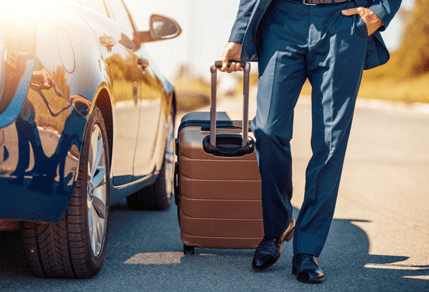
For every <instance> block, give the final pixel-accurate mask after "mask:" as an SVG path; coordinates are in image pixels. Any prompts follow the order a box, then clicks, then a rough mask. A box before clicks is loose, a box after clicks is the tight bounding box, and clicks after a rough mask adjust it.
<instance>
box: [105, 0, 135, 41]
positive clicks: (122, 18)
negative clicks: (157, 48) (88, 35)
mask: <svg viewBox="0 0 429 292" xmlns="http://www.w3.org/2000/svg"><path fill="white" fill-rule="evenodd" d="M108 2H109V8H110V14H111V16H112V18H113V19H114V20H116V21H117V22H118V23H119V24H120V25H121V26H122V27H124V28H125V29H126V30H127V31H128V32H129V33H131V34H132V33H134V28H133V25H132V24H131V20H130V17H129V16H128V11H127V10H126V8H125V6H124V3H123V1H121V0H109V1H108Z"/></svg>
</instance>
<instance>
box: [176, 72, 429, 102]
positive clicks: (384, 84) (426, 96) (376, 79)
mask: <svg viewBox="0 0 429 292" xmlns="http://www.w3.org/2000/svg"><path fill="white" fill-rule="evenodd" d="M257 78H258V76H257V74H255V73H254V74H252V75H251V80H250V84H251V86H255V85H257ZM237 84H238V86H237V90H236V94H240V93H241V91H242V87H241V86H242V85H241V84H242V80H241V79H240V80H239V82H238V83H237ZM175 88H176V94H177V99H178V109H179V110H180V111H192V110H195V109H197V108H200V107H203V106H206V105H209V104H210V84H208V83H206V82H204V81H203V80H184V79H178V80H176V82H175ZM301 94H305V95H310V94H311V85H310V84H309V82H308V81H306V82H305V84H304V86H303V88H302V91H301ZM358 98H362V99H376V100H386V101H393V102H401V103H405V104H413V103H425V104H429V74H425V75H421V76H417V77H410V76H404V74H401V71H400V70H399V71H398V70H397V69H395V68H394V67H393V66H381V68H380V69H379V68H376V69H372V70H368V71H364V75H363V78H362V84H361V87H360V90H359V94H358Z"/></svg>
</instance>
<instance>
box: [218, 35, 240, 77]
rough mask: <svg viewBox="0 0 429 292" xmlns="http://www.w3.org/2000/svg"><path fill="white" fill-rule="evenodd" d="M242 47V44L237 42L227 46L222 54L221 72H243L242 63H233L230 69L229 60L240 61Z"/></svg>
mask: <svg viewBox="0 0 429 292" xmlns="http://www.w3.org/2000/svg"><path fill="white" fill-rule="evenodd" d="M241 47H242V45H241V44H239V43H235V42H229V43H227V44H226V46H225V48H224V49H223V52H222V68H220V69H219V70H220V71H222V72H228V73H231V72H234V71H243V67H241V65H240V63H236V62H232V63H231V65H230V66H229V67H228V61H229V60H240V56H241Z"/></svg>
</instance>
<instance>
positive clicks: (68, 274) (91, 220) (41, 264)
mask: <svg viewBox="0 0 429 292" xmlns="http://www.w3.org/2000/svg"><path fill="white" fill-rule="evenodd" d="M109 161H110V160H109V148H108V144H107V135H106V128H105V124H104V120H103V116H102V114H101V111H100V110H99V109H98V108H97V107H95V109H94V111H93V113H92V114H91V116H90V118H89V120H88V126H87V129H86V136H85V140H84V145H83V150H82V153H81V157H80V162H79V173H78V177H77V182H76V187H75V190H74V192H73V195H72V198H71V201H70V204H69V207H68V208H67V211H66V213H65V215H64V217H63V219H62V220H61V221H60V222H59V223H31V222H26V223H25V224H24V229H23V241H24V249H25V253H26V256H27V259H28V261H29V264H30V266H31V268H32V270H33V271H34V273H35V274H36V275H38V276H41V277H52V278H89V277H92V276H94V275H96V274H97V273H98V272H99V270H100V269H101V267H102V265H103V261H104V257H105V253H106V239H107V230H108V221H109V204H110V180H109V173H110V172H109V171H110V167H109V163H110V162H109Z"/></svg>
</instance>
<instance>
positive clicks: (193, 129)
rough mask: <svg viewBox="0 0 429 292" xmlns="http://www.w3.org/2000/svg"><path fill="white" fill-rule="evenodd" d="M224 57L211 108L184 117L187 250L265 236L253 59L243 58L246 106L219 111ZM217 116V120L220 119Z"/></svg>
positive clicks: (180, 190) (180, 167) (252, 244)
mask: <svg viewBox="0 0 429 292" xmlns="http://www.w3.org/2000/svg"><path fill="white" fill-rule="evenodd" d="M219 66H221V63H220V62H219V61H217V62H215V63H213V65H212V66H211V70H210V71H211V74H212V81H211V90H212V92H211V109H210V113H209V112H192V113H189V114H187V115H185V116H184V117H183V118H182V121H181V124H180V126H179V131H178V137H177V139H176V154H177V160H178V162H177V164H176V203H177V205H178V216H179V224H180V229H181V237H182V241H183V244H184V251H185V253H194V252H195V247H201V248H256V247H257V245H258V244H259V242H260V241H261V239H262V237H263V222H262V204H261V178H260V175H259V170H258V165H257V161H256V155H255V150H254V143H255V137H254V136H253V134H252V133H249V123H248V120H249V119H248V112H249V110H248V108H249V75H250V64H249V63H245V62H243V66H245V69H244V79H243V80H244V82H243V83H244V84H243V95H244V107H243V113H242V118H243V119H242V121H240V120H239V119H240V118H239V117H240V113H232V112H219V113H217V112H216V81H217V75H216V74H217V68H218V67H219ZM215 121H216V122H215Z"/></svg>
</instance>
